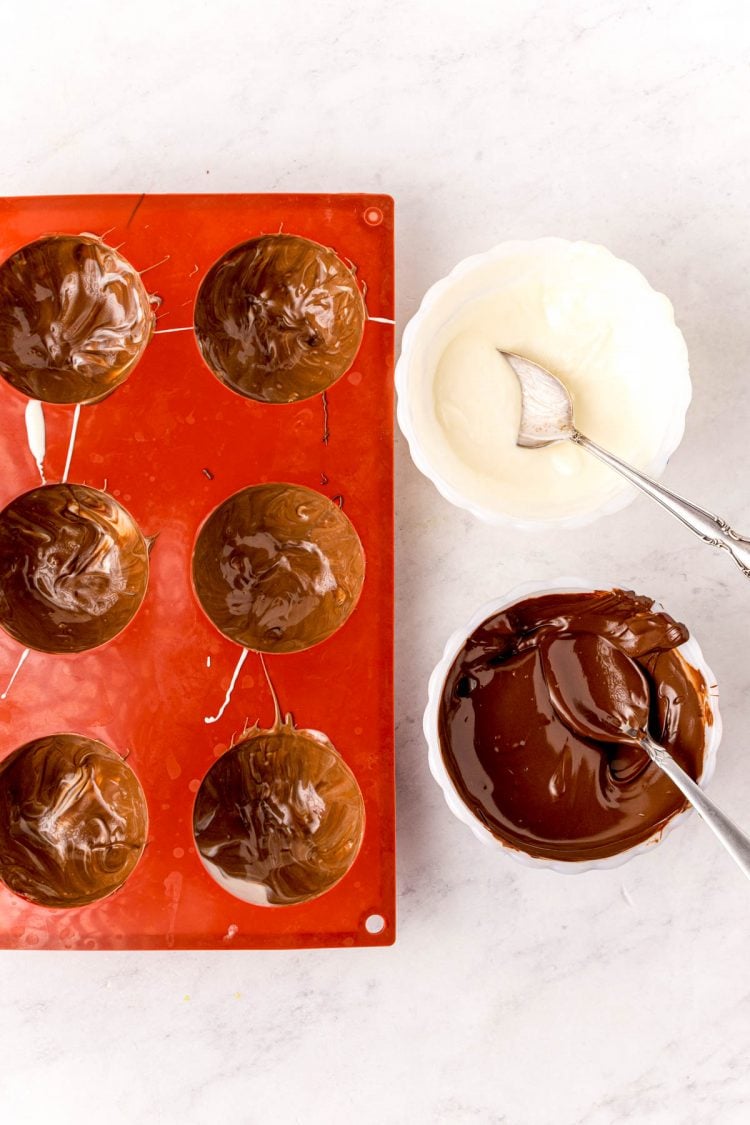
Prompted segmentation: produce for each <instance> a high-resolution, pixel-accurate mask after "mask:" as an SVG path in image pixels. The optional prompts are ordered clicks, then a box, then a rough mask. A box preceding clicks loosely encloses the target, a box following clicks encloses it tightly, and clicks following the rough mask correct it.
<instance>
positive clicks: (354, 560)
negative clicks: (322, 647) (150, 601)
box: [193, 484, 365, 652]
mask: <svg viewBox="0 0 750 1125" xmlns="http://www.w3.org/2000/svg"><path fill="white" fill-rule="evenodd" d="M364 569H365V562H364V554H363V551H362V544H361V543H360V541H359V536H358V535H357V533H356V531H355V530H354V528H353V527H352V524H351V522H350V521H349V519H348V517H347V516H345V515H344V513H343V512H342V511H341V509H340V508H339V507H338V505H336V504H334V503H332V501H330V500H329V499H328V498H327V497H326V496H323V495H321V493H319V492H315V491H314V490H313V489H311V488H304V487H302V486H301V485H296V484H259V485H255V486H252V487H250V488H245V489H243V490H242V491H241V492H236V493H235V494H234V496H230V497H229V499H228V500H225V501H224V503H223V504H220V505H219V507H218V508H216V510H215V511H214V512H212V513H211V515H210V516H209V517H208V519H207V520H206V522H205V523H204V524H203V527H202V528H201V530H200V532H199V535H198V539H197V542H196V545H195V551H194V554H193V583H194V585H195V590H196V593H197V595H198V599H199V601H200V603H201V605H202V606H203V609H204V610H205V612H206V614H207V615H208V616H209V617H210V619H211V621H213V623H214V625H215V626H216V628H217V629H219V630H220V631H221V632H222V633H223V634H224V635H225V636H226V637H229V639H230V640H232V641H236V642H237V643H238V644H241V645H243V647H245V648H251V649H256V650H257V651H259V652H299V651H300V650H301V649H305V648H309V647H310V646H311V645H314V644H318V643H319V642H320V641H323V640H325V639H326V637H329V636H330V635H331V633H333V632H334V631H335V630H336V629H338V628H339V626H341V625H343V623H344V621H345V620H346V619H347V617H348V616H349V614H350V613H351V612H352V610H353V609H354V606H355V605H356V603H357V600H358V598H359V595H360V591H361V589H362V583H363V581H364Z"/></svg>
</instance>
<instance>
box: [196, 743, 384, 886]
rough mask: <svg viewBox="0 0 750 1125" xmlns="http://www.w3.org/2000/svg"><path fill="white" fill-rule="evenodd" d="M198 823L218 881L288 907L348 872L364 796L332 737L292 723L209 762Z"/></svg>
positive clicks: (200, 794)
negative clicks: (211, 763)
mask: <svg viewBox="0 0 750 1125" xmlns="http://www.w3.org/2000/svg"><path fill="white" fill-rule="evenodd" d="M193 827H194V832H195V841H196V844H197V846H198V851H199V853H200V855H201V856H202V858H203V861H204V863H205V865H206V867H207V869H208V870H209V872H210V873H211V875H212V876H213V877H214V878H215V879H216V881H217V882H218V883H219V884H220V885H221V886H223V887H225V889H227V890H229V891H230V892H231V893H232V894H234V895H236V896H237V897H238V898H242V899H244V900H245V901H247V902H254V903H256V904H257V905H261V906H262V905H276V906H289V905H292V904H293V903H297V902H306V901H307V900H308V899H311V898H316V897H317V896H318V895H321V894H323V893H324V891H328V890H330V889H331V887H333V886H334V884H335V883H338V881H339V879H341V878H342V877H343V876H344V875H345V874H346V872H347V871H348V870H349V868H350V867H351V865H352V863H353V862H354V859H355V857H356V855H357V852H358V851H359V846H360V843H361V841H362V835H363V831H364V803H363V800H362V794H361V792H360V788H359V786H358V784H357V781H356V778H355V777H354V774H353V773H352V772H351V770H350V769H349V767H348V766H347V765H346V763H345V762H344V761H343V759H342V758H341V757H340V755H339V754H338V753H337V752H336V750H334V748H333V746H331V744H330V742H328V740H327V739H326V738H324V736H322V735H320V734H318V733H317V732H314V731H304V730H296V729H295V728H294V727H293V726H291V724H290V723H287V724H285V725H284V726H281V727H279V728H277V729H275V730H271V731H262V730H258V731H254V732H251V734H250V735H249V736H248V737H247V738H244V739H243V740H242V742H240V743H238V744H237V745H236V746H233V747H232V748H231V749H230V750H228V751H227V752H226V753H225V754H223V755H222V757H221V758H219V759H218V761H217V762H215V763H214V765H213V766H211V768H210V770H209V771H208V773H207V774H206V776H205V778H204V779H203V783H202V784H201V787H200V789H199V790H198V794H197V796H196V800H195V809H194V813H193Z"/></svg>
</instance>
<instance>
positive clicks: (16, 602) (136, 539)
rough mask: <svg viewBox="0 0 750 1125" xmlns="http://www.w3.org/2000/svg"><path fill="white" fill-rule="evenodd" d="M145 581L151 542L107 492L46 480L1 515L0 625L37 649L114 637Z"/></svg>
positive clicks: (84, 645)
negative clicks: (49, 482) (51, 482)
mask: <svg viewBox="0 0 750 1125" xmlns="http://www.w3.org/2000/svg"><path fill="white" fill-rule="evenodd" d="M147 584H148V546H147V544H146V541H145V539H144V537H143V535H142V534H141V531H140V529H139V527H138V525H137V524H136V523H135V521H134V520H133V517H132V516H131V515H130V514H129V513H128V512H126V510H125V509H124V508H123V507H122V506H121V505H120V504H118V503H117V501H116V500H115V499H114V498H113V497H112V496H110V495H109V493H107V492H100V491H99V490H98V489H96V488H89V487H88V486H87V485H83V484H48V485H43V486H42V487H41V488H35V489H32V491H31V492H25V493H24V494H23V495H22V496H18V497H16V499H15V500H12V501H11V502H10V504H8V506H7V507H6V508H5V509H4V510H3V511H2V512H0V625H2V627H3V629H5V631H6V632H7V633H10V635H11V636H12V637H15V639H16V640H17V641H19V642H20V643H21V644H22V645H26V646H28V647H29V648H35V649H39V650H41V651H42V652H82V651H83V650H84V649H89V648H95V647H96V646H97V645H101V644H104V643H105V641H109V640H111V639H112V637H114V636H116V635H117V633H119V632H120V631H121V630H122V629H124V628H125V626H126V625H127V624H128V622H129V621H130V620H131V618H132V617H133V616H134V615H135V613H136V611H137V610H138V607H139V606H140V604H141V602H142V600H143V596H144V594H145V593H146V586H147Z"/></svg>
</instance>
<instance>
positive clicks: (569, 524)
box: [395, 236, 692, 530]
mask: <svg viewBox="0 0 750 1125" xmlns="http://www.w3.org/2000/svg"><path fill="white" fill-rule="evenodd" d="M568 241H570V240H568V239H561V238H557V237H552V236H549V237H546V238H537V239H530V240H528V241H527V242H526V243H524V241H523V240H520V239H514V240H511V241H507V242H500V243H498V244H497V245H496V246H493V247H492V248H491V249H490V250H485V251H483V252H482V253H479V254H472V255H471V256H470V257H468V258H463V259H462V260H461V261H460V262H458V263H457V264H456V265H455V266H454V267H453V269H452V270H451V271H450V273H449V274H446V276H445V277H442V278H440V280H439V281H436V282H435V283H434V284H433V285H431V286H430V288H429V289H428V290H427V292H426V293H425V295H424V297H423V298H422V301H421V303H420V306H419V308H418V309H417V311H416V313H415V314H414V316H413V317H412V318H411V320H409V322H408V323H407V325H406V327H405V328H404V331H403V335H402V338H401V354H400V355H399V358H398V362H397V363H396V372H395V383H396V417H397V420H398V425H399V429H400V430H401V433H402V434H403V435H404V437H405V438H406V441H407V444H408V446H409V453H410V454H411V459H412V461H413V462H414V464H415V465H416V467H417V468H418V469H419V471H420V472H421V473H422V474H423V475H424V476H426V477H427V479H428V480H430V481H432V483H433V484H434V485H435V487H436V488H437V490H438V492H439V493H440V494H441V496H443V497H444V498H445V499H446V500H448V501H449V502H450V503H451V504H454V505H455V506H456V507H457V508H462V509H463V510H464V511H467V512H470V513H471V514H472V515H473V516H474V517H475V518H476V519H478V520H481V521H482V522H483V523H489V524H493V525H494V526H496V527H515V528H520V529H522V530H531V529H538V528H544V527H548V528H558V527H561V528H568V529H573V528H579V527H586V526H587V525H588V524H590V523H593V522H594V521H595V520H598V519H599V518H600V517H601V516H606V515H612V514H613V513H614V512H619V511H621V510H622V509H623V508H625V507H627V505H628V504H630V503H632V501H633V500H634V499H635V497H636V496H637V495H638V490H637V489H636V488H635V486H633V485H631V486H627V487H625V488H623V489H622V490H621V491H619V492H617V494H616V495H614V496H611V497H609V498H608V499H607V500H605V501H604V502H603V503H601V504H599V505H597V506H596V507H594V508H591V509H590V510H589V511H588V512H583V513H581V514H579V515H569V516H557V517H552V518H546V519H545V518H537V519H521V518H519V517H516V516H511V515H508V514H506V513H504V512H499V511H496V510H494V509H491V508H485V507H482V506H481V505H480V504H475V503H474V502H473V501H472V500H471V499H469V498H468V497H467V496H465V495H464V494H463V493H462V492H460V491H459V490H458V489H457V488H455V487H454V486H453V485H452V484H451V483H450V482H449V481H447V480H446V479H445V478H444V477H443V476H442V474H441V473H440V472H439V471H438V469H437V468H435V466H434V465H433V464H432V463H431V461H430V458H429V457H428V455H427V454H426V453H425V451H424V449H423V447H422V444H421V442H420V440H419V437H418V435H417V432H416V429H415V427H414V424H413V421H412V414H411V405H410V402H409V392H408V388H409V373H410V369H411V364H412V353H413V351H414V346H415V341H416V339H417V337H418V335H419V333H420V331H421V329H422V326H423V324H424V322H425V320H426V319H427V317H428V315H429V314H430V312H431V311H432V309H433V307H434V306H435V305H436V304H437V303H438V301H439V300H440V299H441V298H442V297H443V296H444V294H446V293H448V292H450V290H451V288H452V287H453V286H454V285H455V283H456V281H458V280H460V279H461V278H462V277H465V276H466V275H468V274H471V273H472V272H473V271H475V270H478V269H480V268H481V267H482V266H483V265H486V264H487V263H488V262H491V261H493V260H494V259H497V258H503V257H505V256H506V255H507V254H509V253H512V252H514V251H515V250H516V249H517V248H518V247H519V246H522V245H528V246H538V245H541V244H544V243H559V242H568ZM590 245H599V244H597V243H591V244H590ZM601 249H603V250H605V251H606V252H607V253H608V254H611V251H610V250H608V249H607V248H606V247H604V246H602V247H601ZM612 257H615V255H612ZM618 261H624V259H618ZM627 264H628V265H630V266H631V269H634V270H635V269H636V267H635V266H632V265H631V263H629V262H628V263H627ZM637 272H638V273H640V271H637ZM641 276H643V275H641ZM644 282H645V283H646V284H647V285H648V284H649V283H648V281H647V279H646V278H645V277H644ZM649 288H651V289H653V286H649ZM653 291H654V292H655V293H658V291H657V290H653ZM659 295H660V296H664V294H659ZM664 299H665V300H668V298H667V297H665V296H664ZM670 308H671V302H670ZM675 329H676V331H678V332H679V328H677V325H675ZM691 398H692V385H691V382H690V376H689V374H688V375H687V377H686V379H685V383H684V387H683V394H682V395H681V396H680V397H678V396H677V395H675V398H674V412H673V413H672V415H671V416H670V418H669V420H668V424H667V426H666V428H665V431H664V436H663V439H662V444H661V446H660V448H659V450H658V451H657V452H656V454H655V455H654V457H653V459H652V460H651V461H650V462H649V464H648V465H647V466H646V467H645V470H644V471H645V472H646V474H647V475H648V476H650V477H655V478H658V477H660V476H661V475H662V473H663V472H664V470H665V469H666V467H667V462H668V461H669V458H670V457H671V456H672V454H673V453H674V452H675V450H676V449H677V448H678V446H679V444H680V442H681V441H682V438H683V435H684V433H685V419H686V415H687V410H688V407H689V406H690V400H691Z"/></svg>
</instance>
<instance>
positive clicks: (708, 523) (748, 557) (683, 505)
mask: <svg viewBox="0 0 750 1125" xmlns="http://www.w3.org/2000/svg"><path fill="white" fill-rule="evenodd" d="M572 440H573V441H574V442H576V444H577V445H580V446H582V447H583V448H584V449H587V450H588V451H589V453H593V455H594V457H598V458H599V460H600V461H604V463H605V464H606V465H609V466H610V467H611V468H613V469H616V470H617V472H618V473H621V474H622V476H624V477H627V478H628V480H629V481H631V482H632V483H633V484H634V485H636V486H637V487H638V488H640V489H641V491H642V492H645V493H647V494H648V495H649V496H651V497H652V498H653V499H654V500H656V502H657V503H658V504H661V506H662V508H666V509H667V511H668V512H671V513H672V515H673V516H677V519H678V520H680V521H681V522H682V523H684V524H685V526H686V527H689V528H690V530H691V531H694V532H695V534H696V535H699V536H700V537H701V539H702V540H703V541H704V542H705V543H710V545H711V546H712V547H722V548H723V549H724V550H725V551H729V554H730V555H731V556H732V558H733V559H734V561H735V562H736V563H737V566H738V567H739V568H740V570H741V571H742V573H743V574H745V575H746V576H747V577H748V578H750V539H747V538H745V536H744V535H740V534H739V532H737V531H734V530H733V528H731V527H730V526H729V524H728V523H727V522H726V520H723V519H721V517H720V516H715V515H713V513H711V512H707V511H706V509H705V508H699V507H698V505H697V504H693V503H692V502H691V501H690V500H685V499H684V497H682V496H678V495H677V493H676V492H670V490H669V489H668V488H663V487H662V486H661V485H660V484H657V483H656V481H654V480H651V478H650V477H646V476H644V475H643V473H639V472H638V470H637V469H634V468H633V466H632V465H628V464H627V463H626V462H625V461H621V460H620V458H619V457H615V455H614V453H609V452H608V451H607V450H606V449H602V447H601V446H600V445H597V444H596V443H595V442H593V441H591V440H590V438H587V437H584V435H583V434H580V433H578V431H577V430H576V431H575V432H574V434H573V436H572Z"/></svg>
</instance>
